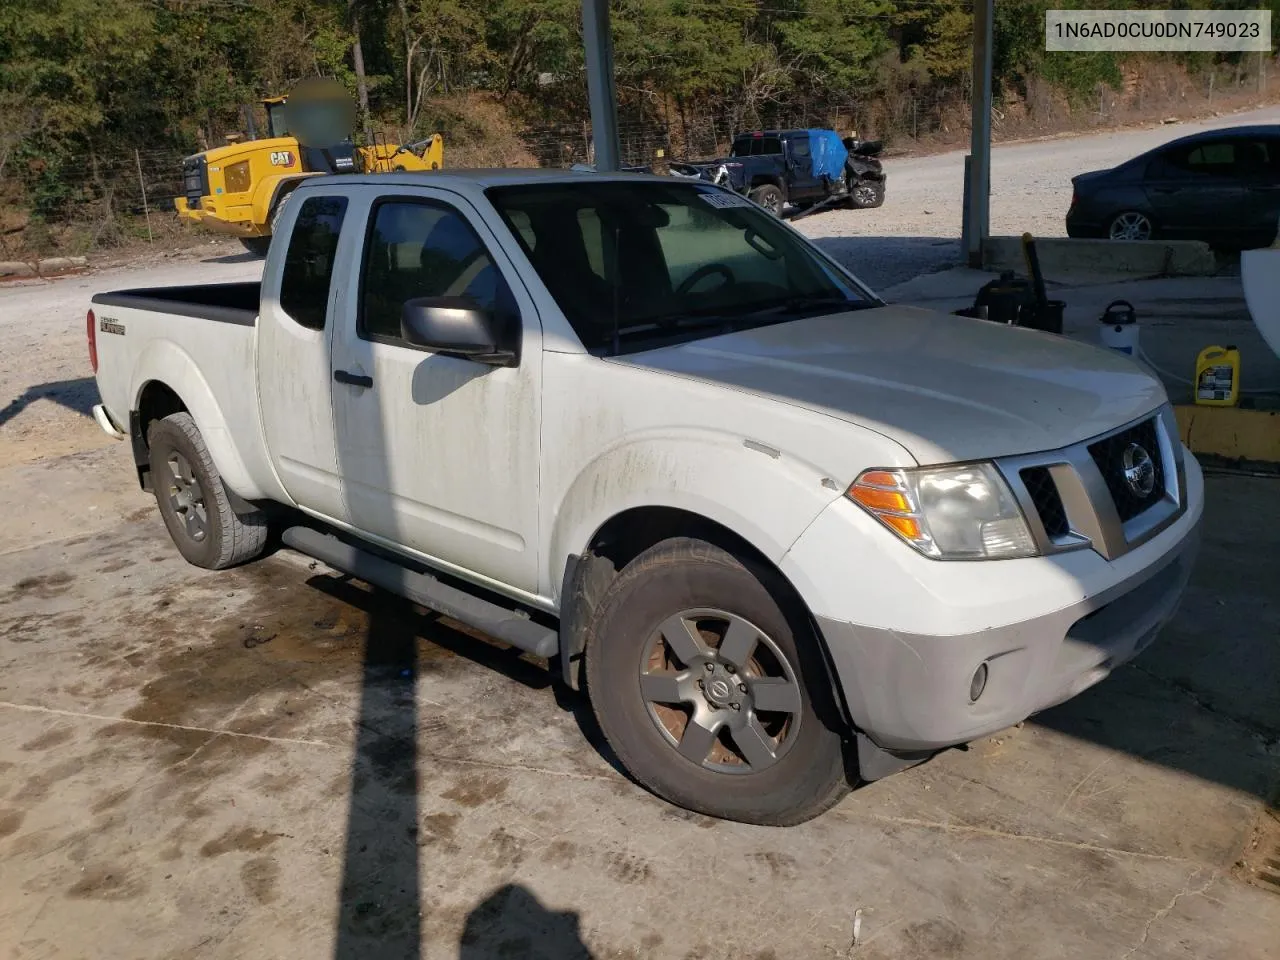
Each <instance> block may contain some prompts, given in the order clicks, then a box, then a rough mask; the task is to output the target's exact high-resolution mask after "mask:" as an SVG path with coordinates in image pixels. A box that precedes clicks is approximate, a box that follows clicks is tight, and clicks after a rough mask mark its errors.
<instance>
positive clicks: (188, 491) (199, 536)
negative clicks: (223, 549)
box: [168, 451, 209, 543]
mask: <svg viewBox="0 0 1280 960" xmlns="http://www.w3.org/2000/svg"><path fill="white" fill-rule="evenodd" d="M168 464H169V506H171V507H172V508H173V512H174V514H175V515H176V516H177V517H178V518H179V519H181V521H182V523H183V526H184V527H185V528H186V531H187V536H188V537H190V538H191V539H192V540H194V541H195V542H196V543H200V542H202V541H203V540H204V538H205V537H206V536H208V534H209V517H208V513H207V511H206V509H205V504H204V488H203V487H201V486H200V480H199V478H198V477H196V475H195V471H193V470H192V469H191V463H190V461H188V460H187V458H186V457H184V456H183V455H182V454H181V453H178V452H176V451H175V452H174V453H172V454H170V456H169V459H168Z"/></svg>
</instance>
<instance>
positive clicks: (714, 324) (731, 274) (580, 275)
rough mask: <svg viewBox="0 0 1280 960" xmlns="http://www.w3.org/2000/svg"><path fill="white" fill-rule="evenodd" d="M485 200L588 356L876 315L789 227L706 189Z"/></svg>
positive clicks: (655, 186)
mask: <svg viewBox="0 0 1280 960" xmlns="http://www.w3.org/2000/svg"><path fill="white" fill-rule="evenodd" d="M488 196H489V199H490V200H491V201H492V202H493V204H494V206H495V207H497V209H498V212H499V213H500V214H501V215H502V217H503V218H504V219H505V220H506V222H507V225H508V226H509V227H510V228H511V231H512V233H514V234H515V235H516V237H517V238H518V239H519V241H520V244H521V246H522V247H523V248H524V251H525V253H526V254H527V255H528V257H529V260H530V262H531V263H532V264H533V266H534V269H535V270H537V272H538V276H539V277H540V278H541V280H542V282H543V283H544V284H545V285H546V287H547V290H548V291H549V292H550V293H551V295H552V296H553V297H555V300H556V303H557V304H558V305H559V307H560V309H561V310H562V311H563V312H564V315H565V317H566V318H567V319H568V320H569V323H571V324H572V325H573V328H574V330H575V332H576V333H577V334H578V337H579V338H580V339H581V340H582V343H583V345H584V346H585V347H586V348H587V349H588V350H591V351H592V352H600V353H605V354H616V353H628V352H632V351H636V350H648V349H652V348H653V347H656V346H662V345H665V344H666V343H670V342H679V341H682V340H688V339H693V338H696V337H707V336H716V335H718V334H720V333H728V332H732V331H734V330H740V329H746V328H747V327H751V326H761V325H764V324H770V323H784V322H786V321H788V320H794V319H797V318H800V317H807V316H814V315H816V314H819V313H827V314H829V313H837V312H840V311H842V310H854V309H858V308H859V307H868V306H877V305H878V301H877V300H876V299H875V298H874V297H873V296H872V295H871V294H870V293H868V292H867V291H865V290H863V289H861V288H860V287H858V286H857V284H856V283H855V282H854V281H853V280H852V279H851V278H849V277H848V276H847V275H846V274H844V273H843V272H842V271H841V270H839V269H838V268H837V267H835V266H834V265H832V264H831V263H829V262H828V261H827V260H826V259H825V258H824V257H822V256H821V255H819V254H818V253H817V252H816V251H815V250H814V249H813V248H812V247H810V246H809V245H808V243H806V242H805V241H804V240H803V239H801V238H800V237H799V236H798V235H796V234H795V233H794V232H793V231H792V230H791V229H790V228H788V227H786V226H784V225H783V224H781V223H779V222H778V220H777V219H775V218H774V217H772V216H771V215H769V214H768V213H766V212H765V211H763V210H761V209H760V208H759V207H757V206H756V205H755V204H753V203H751V202H750V201H749V200H747V199H745V198H743V197H740V196H738V195H737V194H734V193H730V192H728V191H725V190H720V189H718V188H716V187H712V186H710V185H707V184H686V183H680V182H678V181H677V182H673V183H671V184H666V183H660V182H655V181H653V180H638V181H636V182H634V183H623V182H616V181H603V182H595V183H592V182H591V181H590V180H589V179H587V178H585V177H584V178H583V180H582V181H580V182H574V183H555V184H545V185H543V184H529V185H523V186H513V187H494V188H491V189H490V190H489V191H488Z"/></svg>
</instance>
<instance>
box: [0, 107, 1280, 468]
mask: <svg viewBox="0 0 1280 960" xmlns="http://www.w3.org/2000/svg"><path fill="white" fill-rule="evenodd" d="M1275 122H1280V107H1272V108H1267V109H1263V110H1255V111H1251V112H1248V113H1239V114H1232V115H1230V116H1225V117H1218V118H1216V119H1214V120H1211V121H1205V122H1198V123H1186V124H1178V125H1176V126H1172V125H1171V126H1155V127H1151V128H1148V129H1142V130H1126V131H1118V132H1114V133H1106V134H1097V135H1092V136H1087V137H1074V138H1057V139H1052V140H1044V141H1036V142H1027V143H1018V144H1010V145H1006V146H998V147H996V148H995V149H994V150H993V151H992V176H991V191H992V200H991V221H992V229H993V232H995V233H1004V234H1018V233H1022V232H1023V231H1025V230H1030V231H1031V232H1032V233H1035V234H1037V235H1040V236H1061V235H1062V233H1063V216H1064V215H1065V214H1066V210H1067V206H1068V204H1069V203H1070V200H1071V177H1072V176H1074V175H1075V174H1077V173H1081V172H1084V171H1086V170H1096V169H1099V168H1104V167H1108V166H1113V165H1114V164H1116V163H1118V162H1120V161H1121V160H1124V159H1126V158H1128V157H1131V156H1134V155H1135V154H1137V153H1141V152H1142V151H1144V150H1148V149H1150V148H1152V147H1154V146H1158V145H1159V144H1161V143H1163V142H1166V141H1168V140H1172V139H1174V138H1175V137H1179V136H1183V135H1185V134H1188V133H1193V132H1196V131H1199V130H1204V129H1210V128H1212V127H1222V126H1234V125H1238V124H1243V123H1275ZM886 168H887V170H888V173H889V190H888V196H887V198H886V200H885V204H884V206H883V207H881V208H880V209H878V210H831V211H827V212H823V213H818V214H815V215H813V216H811V217H806V218H805V219H803V220H801V221H799V222H797V224H796V226H797V228H798V229H799V230H800V231H801V232H803V233H804V234H805V235H807V236H809V237H811V238H813V239H814V240H816V241H817V242H818V243H819V244H820V245H821V246H822V247H823V248H824V249H826V250H827V251H828V252H829V253H831V254H832V255H834V256H835V257H836V258H837V259H839V260H840V261H841V262H842V263H845V264H846V265H848V266H849V267H850V268H851V269H852V270H853V271H854V272H855V273H856V274H857V275H858V276H859V277H860V278H861V279H862V280H863V281H865V282H866V283H867V284H869V285H870V286H871V287H872V288H873V289H887V288H888V287H891V286H894V285H896V284H898V283H902V282H904V281H906V280H909V279H911V278H912V277H915V276H919V275H920V274H924V273H932V272H934V271H937V270H942V269H945V268H947V267H949V266H952V265H954V264H955V263H956V262H957V261H958V260H959V257H960V245H959V241H958V239H957V238H958V237H959V235H960V220H961V197H962V191H963V173H964V154H963V153H962V152H952V153H943V154H936V155H934V156H928V157H911V158H903V159H896V160H894V159H891V160H888V161H886ZM238 251H239V247H238V246H237V245H235V244H234V243H231V242H228V241H219V242H214V243H210V244H209V245H207V247H205V248H203V250H202V251H201V252H196V253H193V252H191V251H183V252H181V253H177V254H171V255H163V254H162V255H157V256H150V257H146V258H144V259H141V260H138V261H135V262H133V263H130V264H128V265H125V266H111V267H109V268H106V269H99V270H96V271H92V272H90V273H88V274H81V275H78V276H74V277H67V278H63V279H58V280H52V281H35V282H19V283H14V284H9V285H5V286H0V465H5V464H8V463H21V462H30V461H32V460H35V459H38V458H40V457H45V456H56V455H60V454H63V453H69V452H73V451H75V450H82V449H86V448H87V446H86V445H88V446H93V445H101V443H103V442H107V441H106V438H105V437H104V436H103V435H102V434H101V433H100V432H99V431H98V429H97V427H96V426H95V425H94V424H93V422H92V420H91V419H89V418H88V416H87V414H88V413H89V409H90V407H91V406H92V404H93V403H94V402H95V400H96V397H97V389H96V387H95V386H94V384H93V381H92V379H91V378H90V377H89V365H88V360H87V357H86V355H85V344H84V311H85V309H86V308H87V305H88V300H89V297H90V295H91V294H92V293H93V292H95V291H98V290H104V289H107V290H109V289H113V288H115V289H118V288H122V287H133V286H153V285H161V284H180V283H215V282H218V281H228V280H243V279H251V278H253V277H256V276H257V275H258V274H259V273H260V271H261V261H258V260H253V259H251V258H249V257H248V256H247V255H244V254H241V253H239V252H238Z"/></svg>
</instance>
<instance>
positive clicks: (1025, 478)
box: [1021, 467, 1071, 538]
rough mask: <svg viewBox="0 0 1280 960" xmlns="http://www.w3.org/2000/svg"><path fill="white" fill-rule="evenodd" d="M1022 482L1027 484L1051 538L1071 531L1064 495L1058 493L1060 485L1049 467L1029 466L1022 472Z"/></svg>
mask: <svg viewBox="0 0 1280 960" xmlns="http://www.w3.org/2000/svg"><path fill="white" fill-rule="evenodd" d="M1021 476H1022V482H1023V483H1024V484H1026V487H1027V493H1029V494H1030V495H1031V502H1032V503H1033V504H1035V507H1036V513H1038V514H1039V515H1040V522H1041V523H1042V524H1044V532H1045V533H1047V534H1048V535H1049V537H1050V538H1057V537H1065V536H1066V535H1067V534H1068V533H1070V532H1071V526H1070V524H1068V523H1067V511H1066V508H1065V507H1063V505H1062V497H1061V496H1059V495H1058V485H1057V484H1056V483H1054V482H1053V474H1051V473H1050V472H1049V468H1048V467H1027V468H1026V469H1025V470H1023V471H1022V473H1021Z"/></svg>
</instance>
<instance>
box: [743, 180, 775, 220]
mask: <svg viewBox="0 0 1280 960" xmlns="http://www.w3.org/2000/svg"><path fill="white" fill-rule="evenodd" d="M747 196H748V197H749V198H750V199H751V200H754V201H755V202H756V203H758V204H760V206H762V207H764V208H765V209H766V210H768V211H769V212H770V213H772V214H773V215H774V216H775V217H780V216H782V204H783V199H782V191H781V190H779V189H778V188H777V187H776V186H774V185H773V184H772V183H766V184H764V186H760V187H756V188H755V189H754V190H752V191H751V193H749V194H748V195H747Z"/></svg>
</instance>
